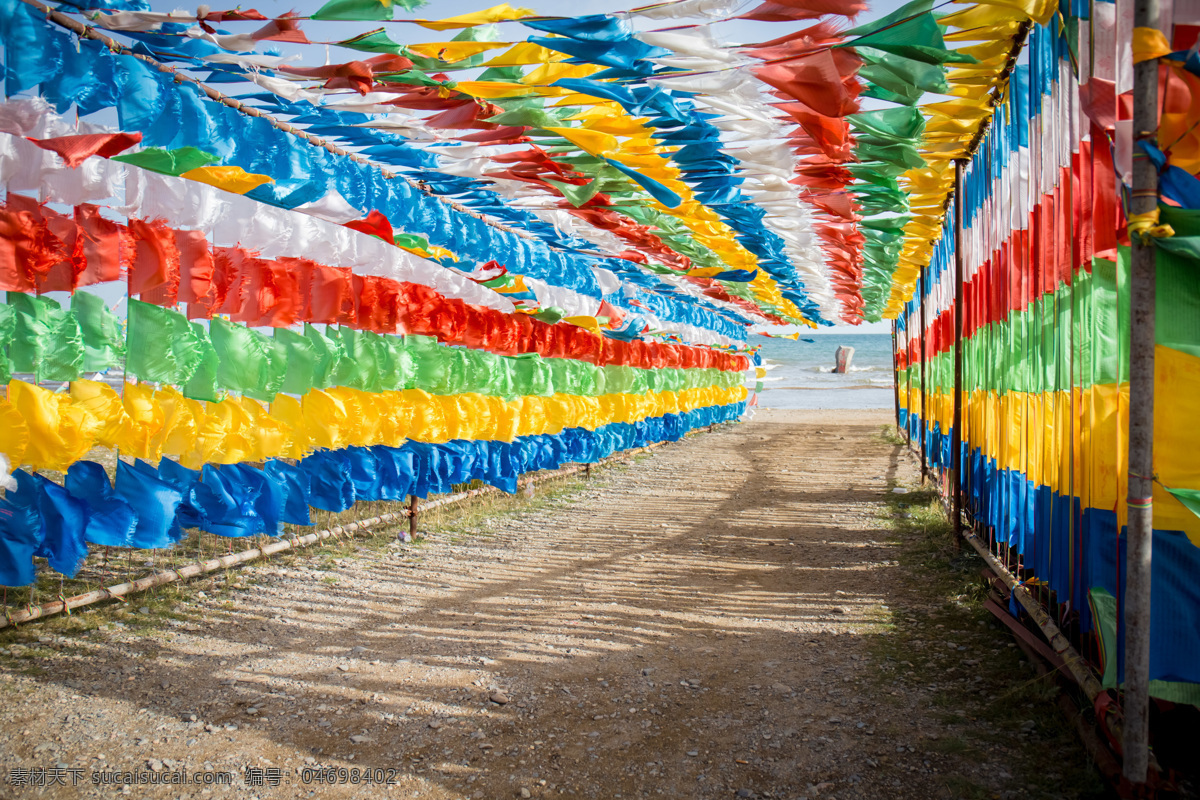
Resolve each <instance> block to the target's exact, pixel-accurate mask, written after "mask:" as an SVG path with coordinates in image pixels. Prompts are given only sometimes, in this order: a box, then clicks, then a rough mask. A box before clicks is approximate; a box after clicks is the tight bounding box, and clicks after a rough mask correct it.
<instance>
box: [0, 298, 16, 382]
mask: <svg viewBox="0 0 1200 800" xmlns="http://www.w3.org/2000/svg"><path fill="white" fill-rule="evenodd" d="M16 329H17V312H16V311H14V310H13V307H12V306H10V305H8V304H4V305H0V383H8V382H9V381H10V380H12V365H11V364H9V361H8V346H9V343H11V342H12V338H13V333H14V332H15V331H16Z"/></svg>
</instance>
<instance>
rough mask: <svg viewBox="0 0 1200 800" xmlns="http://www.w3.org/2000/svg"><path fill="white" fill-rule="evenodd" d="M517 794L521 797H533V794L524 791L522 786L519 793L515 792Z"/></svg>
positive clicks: (526, 790)
mask: <svg viewBox="0 0 1200 800" xmlns="http://www.w3.org/2000/svg"><path fill="white" fill-rule="evenodd" d="M517 794H518V795H520V796H521V797H533V793H532V792H530V791H529V790H528V789H526V788H525V787H524V786H522V787H521V791H519V792H517Z"/></svg>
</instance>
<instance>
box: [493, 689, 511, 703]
mask: <svg viewBox="0 0 1200 800" xmlns="http://www.w3.org/2000/svg"><path fill="white" fill-rule="evenodd" d="M488 700H491V701H492V702H493V703H495V704H496V705H498V706H502V705H506V704H507V703H508V695H506V694H505V693H504V692H501V691H499V690H496V691H494V692H492V693H491V694H489V695H488Z"/></svg>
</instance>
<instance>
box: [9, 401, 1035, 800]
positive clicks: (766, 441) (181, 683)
mask: <svg viewBox="0 0 1200 800" xmlns="http://www.w3.org/2000/svg"><path fill="white" fill-rule="evenodd" d="M890 417H891V415H890V413H887V412H863V411H855V412H837V411H803V412H782V411H774V412H772V411H767V412H762V413H760V414H759V415H758V416H757V417H756V418H755V419H754V420H752V421H751V422H749V423H746V424H742V425H738V426H730V427H726V428H724V429H722V430H719V431H718V432H717V433H713V434H704V435H700V436H696V437H692V438H689V439H688V440H686V441H685V442H683V443H680V444H677V445H670V446H667V447H664V448H662V449H660V450H658V451H656V453H655V454H654V455H652V456H647V457H644V458H642V459H641V460H640V461H639V463H637V464H635V465H631V466H629V467H626V468H621V469H616V470H610V471H607V472H605V473H604V475H603V476H600V477H597V478H595V479H594V480H593V481H592V482H591V483H590V484H588V485H586V486H584V487H582V488H581V489H579V490H577V491H575V492H573V493H570V494H567V495H564V497H563V498H561V499H559V500H556V501H554V502H548V503H540V504H539V503H536V502H535V503H534V504H532V505H529V504H526V505H525V506H524V507H523V510H519V511H517V512H515V513H512V512H504V513H501V512H497V513H495V514H493V515H491V516H487V517H484V518H476V519H475V521H474V523H473V524H472V526H471V529H470V530H466V531H457V532H456V531H454V530H447V531H443V532H441V533H437V534H433V535H431V536H430V537H429V538H428V539H427V540H426V541H425V542H424V543H422V544H421V545H420V546H416V547H413V546H404V545H400V544H394V545H390V546H378V547H375V548H373V549H372V548H368V547H359V548H357V551H355V552H354V553H352V554H351V555H349V556H348V557H339V558H336V559H334V558H331V557H329V556H325V557H324V558H321V557H320V556H317V555H315V554H314V555H308V556H300V557H297V558H295V559H293V560H291V561H290V562H289V563H286V564H284V563H280V562H277V563H274V564H267V565H263V566H260V567H257V568H254V569H251V570H245V571H243V572H241V573H232V574H231V576H230V577H229V578H228V580H227V581H226V583H225V589H226V591H221V592H217V591H210V592H206V593H204V594H205V595H206V596H203V597H202V596H200V595H199V594H197V592H196V590H194V589H193V590H189V594H188V595H187V596H186V598H185V600H184V601H181V603H180V605H179V607H178V609H177V610H178V611H181V612H183V613H182V614H176V615H175V617H176V618H168V617H163V618H159V619H157V620H155V621H154V622H153V624H140V625H138V624H134V623H133V621H132V620H136V617H137V614H138V609H137V608H135V607H136V606H138V605H139V601H138V600H136V599H135V600H133V601H131V602H130V604H129V607H128V609H127V610H123V611H115V612H114V611H111V610H105V611H100V612H96V613H95V614H94V615H91V616H92V617H94V618H95V619H96V620H97V621H98V622H99V628H98V629H96V630H92V631H85V632H82V633H79V634H61V633H60V634H51V635H46V632H47V631H48V630H51V631H52V630H53V629H52V628H43V629H38V628H37V627H35V626H32V625H31V626H25V627H24V628H23V629H22V634H21V638H23V639H24V642H25V647H24V648H22V647H20V646H17V647H16V648H11V649H10V650H5V651H0V664H2V665H3V670H2V673H0V764H3V765H4V769H5V771H6V772H7V773H8V774H7V776H6V777H7V778H8V779H9V781H10V783H9V785H5V783H4V782H3V779H0V796H2V795H4V794H5V793H6V792H7V793H8V794H9V795H10V796H14V797H34V796H47V797H76V796H86V797H93V796H101V797H110V796H133V797H154V798H157V797H169V798H177V797H191V798H197V797H238V798H242V797H263V798H266V797H271V798H276V797H278V798H291V797H338V798H341V797H354V798H369V797H426V798H509V797H563V796H575V797H597V798H633V797H666V798H726V797H763V798H789V799H791V800H795V798H801V797H807V798H816V797H821V798H828V797H841V798H852V797H853V798H858V797H861V798H878V797H899V798H925V797H955V796H958V794H957V792H956V790H955V789H954V788H953V787H954V786H956V785H958V784H956V783H955V780H959V781H961V780H964V779H965V780H968V781H969V782H972V785H976V784H979V785H985V786H987V787H988V789H987V794H986V795H984V796H988V795H991V796H996V797H1000V796H1006V797H1007V796H1015V794H1014V793H1020V792H1022V791H1023V789H1021V788H1020V787H1019V786H1013V785H1012V784H1011V782H1008V781H1006V779H1007V778H1011V776H1010V775H1008V773H1007V772H1005V770H1004V768H1003V765H1002V764H1001V763H999V761H1001V760H1003V758H1004V757H1005V756H1004V755H1003V753H1002V752H1001V751H1002V748H1001V750H998V751H997V753H996V754H995V756H994V758H995V759H996V761H993V762H991V763H989V758H986V757H985V759H984V760H983V761H976V760H974V759H970V758H966V757H962V756H959V755H956V754H955V753H953V752H944V750H946V748H938V747H936V746H935V745H936V743H937V740H938V735H939V733H942V734H943V735H944V734H945V730H944V727H945V726H944V722H943V720H944V717H942V716H940V715H939V713H938V711H937V709H935V708H934V707H933V705H932V704H931V703H930V702H929V700H928V697H927V696H926V695H925V694H924V690H923V689H922V688H920V687H917V688H912V687H908V688H905V687H902V686H900V685H898V684H896V685H893V684H892V682H891V681H889V680H888V679H886V678H883V677H882V676H883V675H884V672H883V671H881V669H880V668H879V661H880V659H881V657H880V656H879V650H878V647H877V646H876V645H877V642H878V639H879V637H881V636H886V635H887V630H888V624H889V620H890V619H891V617H892V615H893V614H894V613H895V609H897V608H903V607H905V606H906V604H916V603H919V602H920V600H919V598H917V597H916V595H914V594H913V592H912V590H911V588H910V587H909V585H908V583H907V582H906V581H905V580H904V579H903V575H902V570H900V569H899V567H898V566H897V553H896V552H895V551H896V548H897V545H896V544H894V543H892V544H889V538H890V535H889V532H888V530H887V529H886V525H885V522H884V520H883V519H882V517H881V513H882V512H881V509H882V501H883V498H884V496H885V493H886V492H887V487H888V486H889V485H894V482H905V481H911V480H912V478H913V475H912V469H911V466H910V465H909V463H908V461H907V460H906V459H905V458H904V456H902V454H901V453H900V448H898V447H896V446H894V445H890V444H887V443H886V442H885V441H884V440H883V439H882V438H881V437H880V435H879V431H880V428H881V426H882V425H884V424H885V423H887V422H889V421H890ZM539 491H540V490H539ZM239 588H240V589H241V590H240V591H239V590H237V589H239ZM150 611H151V610H150V609H149V608H147V609H146V612H150ZM122 620H123V621H122ZM39 636H42V638H43V639H45V641H42V642H39V641H38V637H39ZM1000 646H1001V647H1003V644H1001V645H1000ZM951 649H954V648H951ZM958 650H966V648H965V647H960V648H958ZM993 652H996V651H995V650H993ZM6 653H8V654H6ZM969 655H971V653H966V652H956V653H951V656H953V659H952V660H954V661H957V660H959V659H966V658H967V657H968V656H969ZM976 658H978V656H976ZM247 767H251V768H255V769H252V770H251V771H249V772H248V771H247V769H246V768H247ZM325 767H330V768H333V770H334V771H333V772H323V771H321V768H325ZM13 768H18V769H37V768H44V769H50V770H51V772H50V773H49V775H50V779H51V780H53V779H54V777H56V776H57V777H59V778H61V779H62V783H61V784H60V785H58V786H54V787H45V788H27V787H20V786H14V785H11V784H12V779H13V777H14V775H16V776H17V780H18V781H19V780H22V779H24V778H23V777H22V776H23V775H24V773H11V772H8V771H9V770H12V769H13ZM55 769H57V770H59V772H58V773H55V772H54V771H53V770H55ZM71 769H77V770H78V772H75V773H70V772H67V770H71ZM206 769H207V770H217V771H230V772H232V773H234V774H235V778H234V785H233V786H232V787H227V786H226V787H201V786H194V785H192V786H151V785H142V786H137V787H134V788H132V789H130V788H128V787H126V789H125V790H124V791H123V790H122V789H120V788H119V787H111V786H108V787H106V786H94V785H92V784H91V781H92V780H93V774H95V775H96V776H100V775H101V774H102V773H103V772H104V771H106V770H141V771H143V772H145V773H146V774H150V773H151V772H153V774H155V775H160V776H161V775H169V774H171V773H173V772H176V771H181V770H183V771H191V772H194V771H198V770H206ZM339 769H344V772H340V773H339V772H338V770H339ZM259 770H261V771H259ZM275 770H278V771H275ZM305 770H307V771H305ZM352 770H361V771H363V772H365V773H367V774H368V777H370V778H376V777H378V778H387V779H389V780H390V781H391V782H390V784H389V785H387V786H383V785H372V784H368V783H365V782H363V778H362V775H363V772H359V773H355V772H352ZM31 774H32V775H33V776H34V777H33V780H39V778H37V775H38V773H36V772H33V773H31ZM356 775H357V776H358V779H359V781H360V782H359V783H358V784H357V785H355V784H354V783H351V781H353V779H354V777H355V776H356ZM998 776H999V777H998ZM72 777H74V778H75V779H77V780H78V781H79V785H77V786H74V787H72V786H71V785H70V783H71V779H72ZM247 779H249V783H250V784H251V785H247ZM951 779H953V780H951ZM260 780H261V785H253V784H258V783H260ZM324 780H332V781H334V782H333V783H326V782H322V781H324ZM273 781H278V784H279V785H277V786H272V785H271V783H272V782H273ZM63 784H65V785H63ZM1002 793H1003V794H1002Z"/></svg>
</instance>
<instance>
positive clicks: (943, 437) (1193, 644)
mask: <svg viewBox="0 0 1200 800" xmlns="http://www.w3.org/2000/svg"><path fill="white" fill-rule="evenodd" d="M1068 12H1069V13H1068ZM1121 12H1122V9H1121V7H1119V6H1114V5H1113V4H1109V3H1092V4H1090V6H1089V5H1088V4H1083V6H1082V7H1080V6H1079V5H1078V4H1075V5H1072V6H1071V7H1070V9H1067V8H1065V7H1064V8H1062V9H1061V10H1060V11H1059V12H1058V14H1057V15H1056V17H1055V19H1054V20H1052V21H1050V22H1049V23H1048V24H1046V25H1040V24H1034V25H1032V26H1031V27H1030V28H1029V30H1028V34H1027V44H1026V50H1027V53H1028V57H1027V63H1020V64H1016V65H1014V67H1013V69H1012V71H1011V75H1010V76H1009V79H1008V88H1007V91H1006V92H1005V93H1004V95H1003V98H1002V100H1001V101H1000V102H998V103H997V105H996V108H995V109H994V111H993V112H992V113H991V114H990V118H989V125H988V126H987V128H986V131H985V132H984V133H983V134H982V135H981V136H980V138H979V140H978V141H977V142H976V148H975V149H974V150H972V151H971V152H970V153H968V154H963V157H960V158H958V159H956V160H957V161H958V175H957V178H956V186H955V191H954V193H953V195H952V198H951V200H950V202H949V204H948V206H947V210H946V213H945V215H944V217H943V220H942V222H941V226H940V230H939V231H937V234H938V235H937V236H935V237H932V238H931V240H930V241H929V243H928V245H927V251H926V260H927V263H926V264H924V265H923V267H922V269H921V271H920V273H919V275H918V276H916V277H915V279H914V280H913V281H911V282H910V283H909V285H908V286H907V287H906V288H905V294H904V296H905V298H906V299H905V301H904V304H903V306H902V309H901V312H900V314H899V315H898V316H897V318H896V322H895V333H896V340H897V344H896V355H897V362H896V363H897V386H896V388H897V400H898V402H897V415H898V423H899V425H900V427H901V428H903V429H904V431H905V432H906V435H907V436H908V438H909V441H910V442H911V443H912V445H913V448H914V450H918V451H919V452H920V453H921V456H922V459H923V465H925V466H927V467H928V469H929V470H930V472H931V473H932V474H933V477H934V479H935V480H936V481H938V482H939V485H940V486H941V487H942V491H943V492H944V494H945V495H946V496H947V499H949V500H953V501H954V502H955V503H958V504H961V508H962V509H963V510H964V511H965V512H966V515H967V516H968V518H969V520H970V522H971V523H972V526H973V530H974V531H975V532H976V533H977V534H978V540H982V543H983V544H984V545H985V546H986V547H988V548H989V549H990V552H991V553H992V554H993V555H994V556H996V557H997V558H998V559H999V562H1002V563H1003V565H1004V568H1006V569H1007V570H1009V571H1011V573H1012V574H1013V575H1014V576H1015V577H1016V578H1017V579H1019V581H1020V585H1021V586H1022V587H1023V590H1024V591H1025V593H1026V594H1027V595H1031V596H1033V597H1035V598H1036V600H1037V602H1038V603H1039V604H1041V605H1042V606H1044V608H1045V610H1046V611H1048V612H1049V619H1053V621H1054V622H1056V623H1057V626H1059V627H1060V628H1061V629H1062V630H1063V631H1065V632H1066V633H1067V634H1069V636H1070V638H1071V639H1072V641H1073V643H1074V645H1075V646H1076V647H1077V648H1078V651H1079V653H1080V654H1082V657H1083V658H1084V659H1085V660H1086V662H1087V666H1088V668H1089V670H1090V672H1091V673H1092V674H1093V675H1094V676H1095V677H1096V678H1098V683H1096V684H1095V690H1096V691H1097V692H1100V693H1103V694H1102V695H1101V696H1099V697H1095V698H1092V699H1093V700H1095V701H1096V702H1097V703H1098V706H1099V704H1100V703H1102V702H1105V698H1109V697H1111V698H1113V699H1115V698H1117V697H1118V696H1120V697H1121V698H1122V699H1126V698H1127V695H1128V694H1129V692H1128V691H1126V692H1124V693H1123V694H1120V695H1118V690H1129V689H1130V686H1131V684H1130V681H1129V671H1128V669H1127V662H1126V659H1127V653H1128V652H1129V651H1128V645H1129V640H1130V638H1131V637H1134V636H1137V637H1143V638H1144V640H1145V641H1148V662H1147V664H1148V672H1147V673H1146V675H1145V684H1146V689H1147V691H1148V694H1149V696H1150V698H1152V699H1153V701H1154V704H1155V706H1156V708H1157V709H1158V711H1159V712H1160V713H1161V712H1163V711H1165V710H1166V709H1170V708H1173V707H1174V706H1175V704H1182V705H1190V706H1196V705H1197V704H1198V703H1200V649H1198V648H1200V589H1198V588H1197V585H1196V582H1195V580H1194V576H1195V575H1197V574H1200V549H1198V548H1200V519H1198V518H1197V512H1200V503H1197V498H1198V497H1200V494H1198V493H1197V489H1200V471H1198V470H1197V464H1198V463H1200V462H1198V461H1197V458H1196V453H1197V448H1198V447H1200V436H1198V435H1197V434H1196V432H1195V425H1194V422H1193V421H1194V420H1195V419H1196V414H1197V412H1198V411H1200V407H1198V406H1197V391H1198V390H1200V360H1197V356H1200V349H1198V345H1200V328H1197V327H1196V320H1197V301H1198V300H1200V282H1198V281H1197V277H1196V276H1197V274H1198V273H1197V267H1198V266H1200V263H1198V262H1197V261H1196V259H1197V257H1198V256H1200V250H1197V249H1195V247H1194V246H1193V245H1191V244H1190V242H1193V241H1195V239H1194V238H1193V237H1194V236H1195V235H1196V233H1197V232H1198V231H1200V229H1197V227H1196V222H1195V219H1194V217H1195V212H1194V211H1193V210H1192V209H1193V208H1195V207H1198V206H1200V194H1196V193H1195V192H1196V188H1197V187H1200V181H1197V179H1196V178H1195V177H1194V176H1193V173H1194V172H1196V171H1198V170H1200V162H1196V161H1195V157H1194V155H1193V152H1194V147H1193V145H1194V142H1195V140H1194V139H1193V135H1194V134H1193V131H1192V130H1191V126H1193V125H1194V123H1195V121H1196V120H1197V119H1200V105H1196V103H1197V101H1200V93H1197V89H1198V88H1200V83H1197V77H1196V73H1194V72H1193V71H1192V70H1194V69H1195V66H1196V65H1195V63H1194V59H1193V60H1191V61H1189V60H1188V59H1189V58H1190V55H1189V53H1188V52H1187V51H1188V48H1190V47H1192V46H1193V45H1194V43H1195V39H1196V30H1197V29H1196V28H1195V27H1194V26H1193V25H1191V24H1190V23H1191V22H1193V21H1194V20H1190V19H1176V20H1175V24H1174V27H1172V25H1171V24H1169V20H1166V19H1165V17H1166V16H1167V15H1163V17H1164V18H1163V19H1162V23H1163V29H1164V30H1165V31H1167V32H1168V33H1161V32H1159V31H1158V30H1156V29H1151V28H1150V27H1139V28H1137V29H1136V31H1134V30H1132V28H1131V26H1129V25H1128V24H1127V20H1126V19H1124V18H1122V17H1121V16H1120V14H1121ZM1122 26H1124V27H1122ZM1172 31H1173V32H1172ZM1168 36H1172V37H1173V39H1174V41H1173V43H1172V42H1171V40H1170V39H1168ZM1131 41H1132V51H1131V49H1130V42H1131ZM1131 55H1132V57H1131ZM1156 59H1157V61H1155V60H1156ZM1134 62H1137V63H1138V64H1139V65H1140V64H1142V63H1150V64H1151V65H1152V66H1154V68H1155V69H1156V70H1157V79H1158V83H1159V87H1160V88H1159V89H1158V91H1159V92H1160V93H1161V94H1160V95H1159V100H1160V101H1161V103H1162V110H1161V116H1160V117H1159V119H1158V121H1157V122H1154V121H1152V122H1151V124H1150V125H1149V126H1148V127H1147V128H1143V129H1144V130H1154V129H1155V128H1156V129H1157V134H1156V137H1150V138H1149V139H1147V140H1145V141H1143V142H1141V143H1139V144H1138V147H1139V148H1140V150H1141V152H1139V153H1137V154H1136V155H1135V157H1134V158H1135V159H1147V160H1148V161H1150V162H1151V163H1152V164H1153V166H1154V170H1155V171H1157V173H1158V178H1159V181H1160V183H1159V193H1158V195H1157V198H1158V203H1157V204H1152V206H1151V208H1152V209H1153V211H1152V213H1151V214H1148V215H1142V216H1140V217H1139V216H1138V215H1135V214H1134V213H1133V211H1132V210H1131V206H1130V204H1129V201H1130V197H1131V181H1132V172H1131V169H1132V166H1131V165H1132V163H1133V161H1131V158H1130V154H1131V143H1130V138H1129V136H1128V132H1129V130H1130V124H1131V120H1130V117H1129V109H1130V108H1132V105H1133V102H1136V101H1135V100H1134V99H1133V98H1134V92H1133V88H1134V87H1133V83H1132V78H1133V65H1134ZM1155 64H1157V66H1155ZM1152 104H1153V103H1152ZM950 174H951V175H953V171H951V172H950ZM1152 174H1153V173H1152ZM1142 191H1143V192H1144V188H1143V190H1142ZM1133 193H1137V189H1136V188H1135V189H1134V191H1133ZM1150 195H1151V196H1154V189H1153V187H1151V188H1150ZM1131 237H1132V240H1131ZM1138 248H1145V249H1147V250H1148V251H1149V253H1150V256H1151V258H1152V259H1153V262H1152V269H1153V274H1154V275H1155V276H1156V285H1157V293H1156V295H1154V294H1151V300H1150V304H1151V310H1152V311H1155V312H1156V314H1155V316H1156V324H1155V323H1154V322H1151V325H1152V326H1153V327H1152V328H1151V329H1150V332H1151V336H1152V345H1151V346H1152V354H1153V372H1152V374H1151V386H1150V391H1151V392H1152V397H1153V409H1152V415H1153V416H1152V420H1153V439H1152V445H1153V462H1152V464H1153V466H1152V473H1151V474H1150V475H1148V476H1146V477H1150V478H1151V479H1152V486H1153V496H1152V498H1145V500H1138V502H1137V505H1139V506H1143V507H1148V506H1149V503H1147V502H1146V500H1151V499H1152V504H1153V505H1152V507H1153V529H1152V539H1151V537H1150V536H1148V537H1147V539H1148V540H1150V541H1149V544H1150V545H1151V546H1152V550H1153V561H1152V567H1151V571H1150V572H1149V573H1148V578H1149V582H1148V587H1149V598H1148V599H1149V600H1150V602H1149V604H1148V608H1149V614H1148V617H1147V618H1145V619H1144V621H1143V622H1142V624H1141V625H1139V626H1138V629H1137V630H1134V629H1131V628H1130V627H1129V625H1128V622H1129V619H1130V617H1129V612H1130V607H1131V604H1132V603H1133V602H1134V600H1133V599H1132V591H1133V590H1132V589H1131V580H1130V578H1129V576H1128V574H1127V573H1128V570H1127V561H1128V559H1127V550H1128V549H1129V546H1130V544H1129V543H1130V539H1131V536H1132V531H1131V525H1130V512H1129V509H1130V508H1131V507H1132V506H1133V505H1135V497H1134V495H1135V492H1133V491H1132V490H1131V488H1130V485H1129V481H1130V476H1131V475H1134V476H1135V477H1136V475H1137V473H1138V470H1136V469H1134V468H1133V466H1132V465H1131V438H1130V433H1129V432H1130V423H1131V420H1132V421H1137V420H1139V419H1145V418H1146V415H1147V414H1148V413H1149V409H1148V408H1147V407H1146V406H1145V405H1144V404H1143V405H1138V404H1131V386H1130V383H1131V372H1132V371H1133V370H1134V369H1135V368H1136V366H1137V365H1138V363H1139V362H1138V360H1137V359H1136V358H1134V359H1133V363H1132V364H1131V348H1132V344H1131V339H1132V332H1131V329H1132V328H1133V327H1134V325H1133V323H1132V322H1131V320H1136V319H1137V313H1136V308H1131V306H1133V303H1132V301H1131V297H1133V296H1134V291H1133V290H1134V289H1136V286H1135V281H1136V280H1137V278H1136V276H1135V275H1133V274H1132V273H1133V272H1134V270H1133V268H1132V265H1133V261H1134V258H1135V254H1134V251H1135V250H1137V249H1138ZM909 291H911V296H908V295H909ZM1143 318H1144V317H1143ZM956 420H957V427H956ZM956 450H957V453H956V452H955V451H956ZM1127 498H1128V500H1127ZM1147 532H1148V533H1149V531H1147ZM1012 606H1013V611H1014V613H1015V612H1016V611H1017V610H1019V608H1018V606H1017V604H1016V602H1015V601H1014V602H1013V604H1012ZM1021 613H1022V614H1024V613H1025V612H1024V610H1021ZM1129 699H1133V698H1129ZM1124 711H1125V712H1126V714H1125V718H1124V720H1122V719H1121V717H1120V715H1111V714H1098V717H1099V718H1100V719H1101V722H1102V723H1103V724H1106V725H1107V726H1108V727H1109V729H1110V733H1112V734H1113V735H1114V738H1115V740H1116V741H1118V742H1119V741H1121V737H1122V730H1121V725H1122V722H1124V724H1125V725H1126V726H1128V725H1129V724H1130V719H1129V717H1130V715H1129V711H1130V709H1129V708H1128V707H1126V708H1125V709H1124ZM1128 733H1129V732H1128V731H1125V734H1126V735H1128ZM1125 744H1126V745H1128V744H1129V741H1128V738H1126V740H1125ZM1126 773H1127V776H1128V759H1127V764H1126ZM1131 780H1132V781H1133V782H1134V783H1138V782H1140V781H1139V779H1138V778H1136V777H1131Z"/></svg>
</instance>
